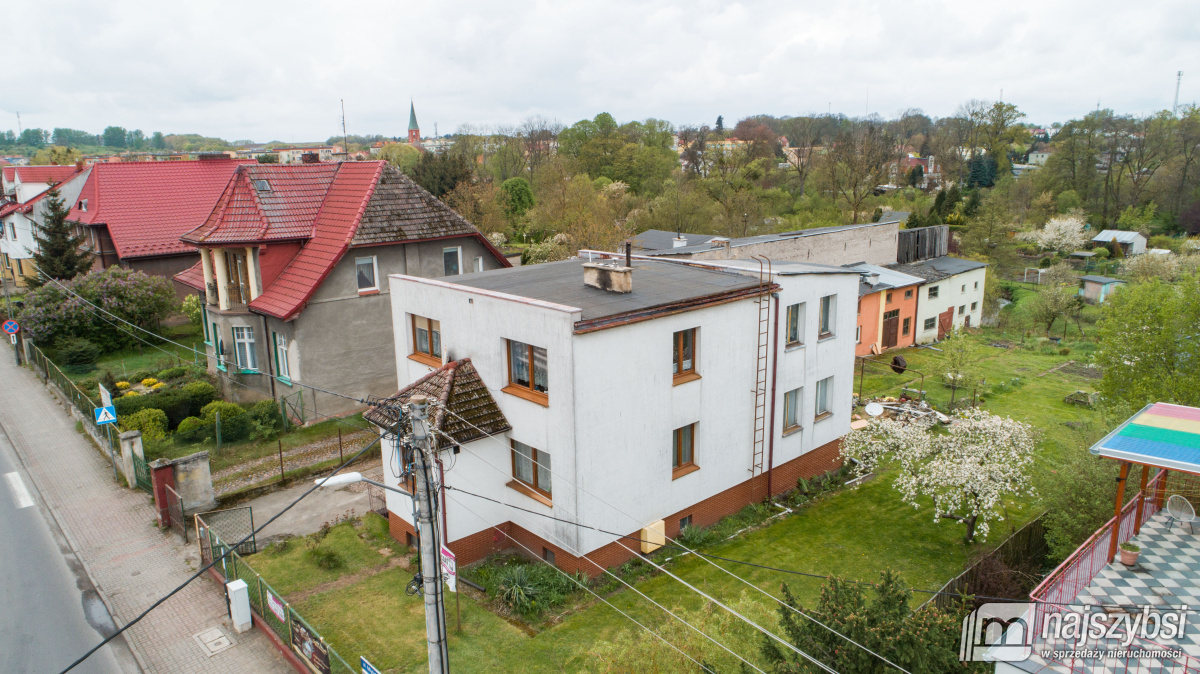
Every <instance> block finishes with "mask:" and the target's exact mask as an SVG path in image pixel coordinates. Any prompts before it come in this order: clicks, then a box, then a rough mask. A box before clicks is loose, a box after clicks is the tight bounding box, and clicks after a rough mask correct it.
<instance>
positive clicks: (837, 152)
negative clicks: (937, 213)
mask: <svg viewBox="0 0 1200 674" xmlns="http://www.w3.org/2000/svg"><path fill="white" fill-rule="evenodd" d="M894 149H895V144H894V143H893V142H892V139H891V138H890V137H889V136H888V135H887V134H886V133H884V131H883V129H882V128H880V127H879V126H878V125H876V124H863V125H861V126H860V127H859V128H858V129H856V130H853V131H848V132H843V133H842V134H840V135H838V137H837V139H836V141H835V142H834V143H833V147H832V148H830V150H829V151H828V152H827V153H826V154H825V162H824V164H825V171H826V174H827V176H828V178H829V184H830V186H831V187H832V188H833V190H834V192H835V193H836V194H837V196H838V197H840V198H841V199H843V200H844V201H845V202H846V205H847V206H848V207H849V208H850V211H851V216H850V221H851V222H852V223H854V224H858V218H859V211H860V210H861V209H862V205H863V203H864V202H865V201H866V200H867V197H869V196H871V194H872V192H874V191H875V188H877V187H878V186H879V185H880V183H882V182H883V174H884V171H885V167H886V165H887V163H888V161H889V160H890V159H892V157H893V155H894Z"/></svg>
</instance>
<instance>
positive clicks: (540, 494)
mask: <svg viewBox="0 0 1200 674" xmlns="http://www.w3.org/2000/svg"><path fill="white" fill-rule="evenodd" d="M520 444H522V445H525V446H526V447H528V448H529V449H530V451H532V452H533V456H532V457H531V458H530V464H529V472H530V474H531V475H532V476H533V483H532V484H531V483H529V482H526V481H525V480H522V479H521V478H519V477H517V441H516V440H512V439H510V440H509V441H508V447H509V456H510V458H511V459H512V480H511V481H509V483H508V485H507V486H508V487H509V488H511V489H514V490H516V491H519V492H521V493H522V494H525V495H526V496H528V497H530V498H532V499H533V500H535V501H537V502H539V503H541V504H542V505H547V506H553V505H554V496H553V494H552V491H553V489H554V484H553V480H551V484H550V489H551V491H546V490H545V489H542V488H541V486H539V485H538V481H539V479H538V467H539V464H541V463H542V460H541V459H539V458H538V455H539V454H542V455H545V457H546V463H548V464H549V463H551V461H550V455H549V454H546V452H543V451H541V450H540V449H538V448H537V447H534V446H533V445H526V444H525V443H523V442H522V443H520ZM546 471H547V472H550V471H551V468H550V467H549V466H547V467H546Z"/></svg>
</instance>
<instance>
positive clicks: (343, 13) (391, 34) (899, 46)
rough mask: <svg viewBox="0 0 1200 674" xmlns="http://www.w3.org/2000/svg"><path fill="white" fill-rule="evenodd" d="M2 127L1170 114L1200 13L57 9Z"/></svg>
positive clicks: (855, 5)
mask: <svg viewBox="0 0 1200 674" xmlns="http://www.w3.org/2000/svg"><path fill="white" fill-rule="evenodd" d="M9 19H10V21H11V22H12V23H11V25H18V26H38V27H43V26H44V27H45V28H41V29H37V30H33V29H30V30H20V31H11V32H10V35H9V39H8V43H9V45H8V46H9V48H8V49H7V50H6V52H7V53H6V56H7V57H8V59H9V61H10V63H12V62H14V61H15V65H16V67H15V68H11V69H10V70H9V71H8V78H7V79H8V82H7V86H6V91H5V95H4V97H3V99H2V102H0V114H4V115H5V117H6V118H7V119H8V120H11V121H9V122H8V123H7V124H5V123H0V128H5V127H8V126H15V121H16V120H15V117H14V113H15V112H17V111H20V112H21V117H22V123H23V125H24V126H26V127H30V126H40V127H43V128H52V127H56V126H66V127H72V128H82V129H87V130H90V131H94V132H99V131H100V130H101V129H103V127H104V126H107V125H109V124H115V125H119V126H125V127H127V128H130V129H134V128H140V129H142V130H144V131H146V132H147V133H149V132H151V131H163V132H166V133H172V132H194V133H203V134H206V135H216V136H221V137H224V138H227V139H235V138H252V139H255V140H260V141H266V140H272V139H279V140H285V141H290V140H295V141H302V140H320V139H324V138H327V137H329V136H331V135H334V134H337V133H340V120H341V110H340V106H339V100H340V99H343V98H344V99H345V100H346V119H347V125H348V127H349V131H350V132H351V133H383V134H388V135H403V134H404V132H405V129H406V128H407V122H408V101H409V98H410V97H412V98H413V99H414V100H415V101H416V106H417V113H418V117H419V119H420V120H421V123H422V131H423V132H425V133H431V132H432V131H433V126H434V123H435V122H436V123H437V128H438V131H439V132H440V133H449V132H452V131H453V130H454V129H455V128H457V127H458V126H459V125H460V124H464V123H470V124H475V125H486V126H492V125H500V124H515V123H518V122H519V121H520V120H521V119H523V118H524V117H526V116H528V115H531V114H541V115H545V116H547V117H552V118H557V119H558V120H560V121H562V122H564V123H567V124H570V123H572V122H574V121H576V120H578V119H581V118H585V117H592V116H594V115H595V114H596V113H598V112H601V111H608V112H611V113H612V114H613V115H614V116H615V117H617V119H618V120H622V121H624V120H629V119H644V118H646V117H658V118H664V119H669V120H671V121H673V122H676V123H696V122H709V123H711V122H712V121H713V120H715V119H716V116H717V115H724V116H725V118H726V119H727V120H730V121H731V122H732V121H735V120H737V119H738V118H740V117H744V116H747V115H751V114H756V113H768V114H775V115H787V114H802V113H809V112H824V111H826V110H832V111H834V112H842V113H845V114H848V115H852V116H855V115H862V114H865V113H867V112H873V113H874V112H877V113H879V114H882V115H884V116H893V115H895V114H896V113H898V112H899V111H900V110H903V109H905V108H909V107H919V108H923V109H924V110H925V111H926V112H927V113H929V114H931V115H935V116H943V115H948V114H951V113H952V112H953V111H954V109H955V108H956V107H957V106H958V104H960V103H962V102H964V101H966V100H968V99H971V98H983V99H995V98H996V97H997V96H999V95H1000V91H1001V90H1002V89H1003V91H1004V99H1005V100H1006V101H1010V102H1014V103H1016V104H1017V105H1019V106H1020V107H1021V109H1022V110H1024V111H1025V112H1027V113H1028V115H1029V121H1034V122H1040V123H1047V124H1048V123H1050V122H1052V121H1066V120H1067V119H1070V118H1073V117H1078V116H1080V115H1082V114H1084V113H1086V112H1087V111H1088V110H1091V109H1094V107H1095V105H1096V103H1097V101H1098V102H1099V103H1100V104H1101V105H1102V106H1103V107H1109V108H1113V109H1115V110H1117V111H1118V112H1126V113H1131V114H1146V113H1150V112H1152V111H1154V110H1160V109H1163V108H1167V107H1170V105H1171V102H1172V97H1173V95H1174V84H1175V71H1177V70H1180V69H1182V70H1184V71H1187V72H1189V73H1194V76H1193V77H1189V76H1188V74H1186V73H1185V79H1184V86H1183V91H1182V92H1181V100H1183V101H1187V102H1191V101H1192V100H1194V99H1195V98H1197V94H1196V92H1197V91H1200V87H1197V86H1194V85H1192V84H1191V82H1193V81H1195V78H1198V77H1200V69H1196V68H1197V65H1196V64H1197V63H1198V60H1197V57H1198V56H1200V37H1198V36H1200V30H1197V28H1198V27H1200V26H1198V23H1200V5H1196V4H1195V3H1188V2H1183V1H1181V0H1167V1H1165V2H1159V3H1153V4H1151V3H1145V4H1142V3H1137V4H1130V3H1121V2H1115V1H1109V0H1100V1H1097V2H1091V3H1086V4H1084V3H1080V2H1073V3H1070V2H1035V1H1033V0H1020V1H1017V2H1009V3H1003V4H1002V5H999V6H997V5H995V3H988V4H986V5H985V3H961V2H935V1H931V0H917V1H915V2H909V3H895V2H868V1H866V0H847V1H845V2H840V3H820V4H818V3H815V2H811V1H809V2H804V1H801V2H796V1H795V0H792V1H790V2H785V1H782V0H779V1H777V0H766V1H763V2H744V3H733V4H730V3H723V2H706V1H701V2H633V1H630V0H613V1H610V2H607V3H569V2H515V3H491V2H483V1H470V2H437V3H432V2H429V3H420V4H418V3H396V2H384V1H377V0H363V1H360V2H357V3H334V2H316V1H307V2H305V1H296V2H287V3H259V2H246V1H244V0H243V1H241V2H224V1H220V0H218V1H211V0H206V2H202V3H186V4H183V3H148V2H134V1H132V0H109V1H108V2H105V3H93V2H86V1H83V0H60V1H58V2H54V3H21V4H20V5H14V6H13V7H11V8H9Z"/></svg>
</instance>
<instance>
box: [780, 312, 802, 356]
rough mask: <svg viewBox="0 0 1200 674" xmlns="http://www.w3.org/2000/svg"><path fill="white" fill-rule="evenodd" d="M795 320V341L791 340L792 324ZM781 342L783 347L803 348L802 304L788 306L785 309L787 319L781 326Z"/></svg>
mask: <svg viewBox="0 0 1200 674" xmlns="http://www.w3.org/2000/svg"><path fill="white" fill-rule="evenodd" d="M793 319H795V327H796V339H795V340H793V339H792V334H791V332H792V323H793ZM783 341H784V346H785V347H789V346H803V345H804V302H797V303H795V304H789V305H788V308H787V317H786V320H785V322H784V324H783Z"/></svg>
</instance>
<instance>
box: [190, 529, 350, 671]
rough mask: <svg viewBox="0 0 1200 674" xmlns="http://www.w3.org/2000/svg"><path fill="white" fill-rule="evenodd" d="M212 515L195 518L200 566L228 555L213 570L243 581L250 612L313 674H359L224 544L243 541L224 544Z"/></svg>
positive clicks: (231, 541)
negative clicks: (247, 592) (248, 597)
mask: <svg viewBox="0 0 1200 674" xmlns="http://www.w3.org/2000/svg"><path fill="white" fill-rule="evenodd" d="M218 512H222V511H218ZM211 514H212V513H205V514H202V515H196V539H197V541H198V542H199V545H200V559H201V563H202V564H208V563H209V562H211V561H213V559H215V558H216V557H220V556H221V555H222V554H224V553H225V552H227V551H228V552H229V554H228V555H226V557H225V558H224V559H223V560H221V561H220V562H218V563H216V564H214V565H213V569H215V570H216V571H217V573H219V574H220V575H221V577H222V578H223V579H224V580H225V582H230V581H233V580H239V579H240V580H242V581H244V582H245V583H246V587H247V589H248V590H249V595H250V609H251V610H252V611H254V614H255V616H256V617H258V619H259V620H260V621H261V622H262V623H263V624H265V625H266V626H267V627H268V628H270V630H271V631H272V632H273V633H274V634H275V636H276V637H278V638H279V640H280V642H282V643H284V644H286V645H287V647H288V648H291V650H292V651H293V652H295V654H296V655H297V656H298V657H299V658H300V659H301V660H304V661H305V663H306V664H307V665H308V666H309V668H310V669H311V670H312V671H314V672H318V673H320V674H358V670H357V669H356V668H354V667H351V666H350V665H349V664H347V662H346V660H345V659H343V658H342V656H341V655H339V654H338V652H337V651H335V650H334V649H333V647H332V646H330V645H329V643H328V642H327V641H325V638H324V637H322V636H321V634H320V633H319V632H317V630H315V629H314V628H313V626H312V625H310V624H308V622H307V621H305V620H304V618H303V617H301V616H300V614H299V613H297V612H296V611H295V609H293V608H292V606H291V604H289V603H288V602H287V601H286V600H285V599H284V598H283V595H281V594H279V592H278V591H276V590H275V588H273V587H271V586H270V585H269V584H268V583H267V581H265V580H263V577H262V576H260V575H259V574H258V572H256V571H255V570H254V569H253V568H252V567H251V566H250V565H249V564H247V563H246V561H245V560H244V559H242V557H241V555H239V554H238V553H237V552H236V551H230V550H229V548H230V545H229V544H227V543H225V542H224V540H229V541H230V543H233V542H235V541H238V540H241V539H240V538H234V539H224V540H223V539H222V538H221V537H220V536H219V535H218V534H217V533H216V532H215V531H214V530H213V528H212V527H211V526H209V523H208V521H207V520H206V518H207V517H208V516H209V515H211Z"/></svg>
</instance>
